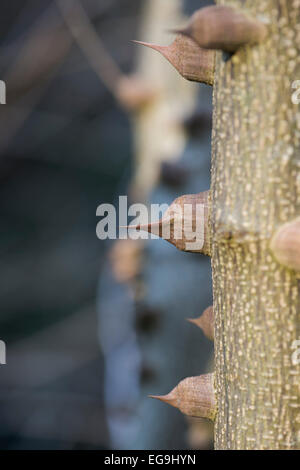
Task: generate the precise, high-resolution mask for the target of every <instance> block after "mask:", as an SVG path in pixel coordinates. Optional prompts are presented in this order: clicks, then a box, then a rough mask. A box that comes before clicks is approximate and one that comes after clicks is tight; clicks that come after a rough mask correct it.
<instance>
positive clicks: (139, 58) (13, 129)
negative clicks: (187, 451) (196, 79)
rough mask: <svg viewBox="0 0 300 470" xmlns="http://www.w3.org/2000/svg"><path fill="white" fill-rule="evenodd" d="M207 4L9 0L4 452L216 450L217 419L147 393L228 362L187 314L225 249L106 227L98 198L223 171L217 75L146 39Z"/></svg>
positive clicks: (0, 422) (0, 203)
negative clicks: (179, 65)
mask: <svg viewBox="0 0 300 470" xmlns="http://www.w3.org/2000/svg"><path fill="white" fill-rule="evenodd" d="M209 3H210V2H208V1H207V2H205V1H201V2H199V0H185V1H183V0H101V1H100V0H81V1H79V0H44V1H43V2H38V1H37V0H26V1H25V0H22V1H21V0H14V1H13V2H11V1H10V2H9V1H7V0H3V1H2V4H1V7H2V11H1V18H0V34H1V36H0V79H1V80H4V81H5V83H6V87H7V97H6V101H7V104H6V105H0V121H1V134H0V179H1V184H0V214H1V230H0V256H1V263H0V275H1V284H0V302H1V313H0V339H1V340H3V341H5V343H6V345H7V364H6V365H1V366H0V448H1V449H180V448H181V449H184V448H192V449H205V448H211V447H212V429H211V426H210V425H209V423H207V422H206V421H202V420H200V419H189V420H187V419H186V418H185V417H184V416H182V415H181V414H180V413H179V412H178V411H177V410H175V409H174V408H171V407H168V406H166V405H163V404H162V403H160V402H155V401H153V400H150V399H148V398H147V395H148V394H152V393H153V394H165V393H168V392H169V391H170V390H171V389H172V388H173V387H174V386H175V385H177V383H178V382H179V381H180V380H181V379H183V378H184V377H186V376H191V375H199V374H201V373H205V372H207V371H210V370H212V364H211V357H212V347H213V346H212V343H211V342H210V341H209V340H208V339H207V338H205V336H204V335H203V333H202V331H201V330H200V329H197V328H196V327H195V326H194V325H191V324H189V323H188V322H186V321H185V319H186V318H187V317H198V316H199V315H200V314H201V313H202V311H203V310H204V309H205V308H206V307H208V306H209V305H211V304H212V294H211V273H210V262H209V260H208V259H207V258H205V257H204V256H202V255H196V254H187V253H181V252H178V251H177V250H176V248H174V247H173V246H171V245H168V243H167V242H165V241H161V240H150V241H147V242H145V241H142V240H115V241H114V240H107V241H100V240H98V239H97V236H96V225H97V223H98V222H99V218H97V217H96V209H97V207H98V206H99V205H100V204H102V203H112V204H115V205H116V207H118V197H119V196H120V195H127V196H128V198H129V202H130V203H136V202H143V203H146V204H150V203H152V202H154V203H159V204H162V203H168V204H170V203H171V202H172V201H173V200H174V199H175V198H176V197H178V196H180V195H182V194H189V193H197V192H200V191H204V190H207V189H209V185H210V180H209V178H210V132H211V89H210V87H208V86H205V85H200V84H195V83H189V82H187V81H185V80H184V79H183V78H182V77H180V75H179V74H178V73H177V72H176V71H175V69H173V68H172V67H171V66H170V64H169V63H167V62H166V61H165V60H164V59H163V58H162V57H161V56H159V55H158V54H157V53H156V52H154V51H151V50H149V49H146V48H142V47H141V46H138V45H135V44H132V43H131V42H130V40H131V39H139V40H145V41H150V42H157V43H160V44H163V45H167V44H170V43H171V42H172V40H173V39H174V37H173V36H172V34H170V33H167V32H166V31H167V30H168V29H171V28H174V27H176V26H181V25H183V24H184V22H185V21H186V17H187V15H190V14H191V13H192V12H193V11H195V10H196V9H197V8H199V7H201V6H204V5H207V4H209Z"/></svg>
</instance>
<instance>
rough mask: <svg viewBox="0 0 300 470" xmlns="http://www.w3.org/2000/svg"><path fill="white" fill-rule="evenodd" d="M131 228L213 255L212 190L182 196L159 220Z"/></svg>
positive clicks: (185, 247)
mask: <svg viewBox="0 0 300 470" xmlns="http://www.w3.org/2000/svg"><path fill="white" fill-rule="evenodd" d="M128 228H129V229H133V230H143V231H146V232H148V233H152V234H153V235H156V236H159V237H161V238H163V239H164V240H166V241H168V242H169V243H171V244H172V245H174V246H175V247H176V248H177V249H178V250H181V251H188V252H191V253H202V254H205V255H207V256H210V254H211V237H210V192H209V191H205V192H202V193H199V194H189V195H185V196H181V197H179V198H177V199H175V201H174V202H173V203H172V204H171V205H170V207H169V208H168V210H167V211H166V212H165V214H164V216H163V218H162V219H161V220H159V221H158V222H154V223H150V224H145V225H130V226H129V227H128Z"/></svg>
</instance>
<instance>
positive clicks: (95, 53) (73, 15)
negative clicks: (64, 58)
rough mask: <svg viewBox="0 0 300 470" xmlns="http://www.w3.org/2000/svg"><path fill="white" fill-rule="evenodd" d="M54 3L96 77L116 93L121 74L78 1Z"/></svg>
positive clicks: (59, 0) (64, 0)
mask: <svg viewBox="0 0 300 470" xmlns="http://www.w3.org/2000/svg"><path fill="white" fill-rule="evenodd" d="M56 3H57V5H58V7H59V9H60V11H61V13H62V15H63V18H64V20H65V22H66V24H67V26H68V28H69V30H70V32H71V34H72V36H73V37H74V39H75V40H76V42H77V44H78V46H79V47H80V49H81V50H82V52H83V53H84V54H85V56H86V58H87V59H88V61H89V62H90V64H91V66H92V67H93V69H94V70H95V72H96V73H97V75H98V77H99V78H100V79H101V81H102V82H103V83H104V84H105V86H106V87H107V88H108V89H109V90H110V91H111V92H112V93H113V95H116V84H117V82H118V81H119V80H120V79H121V78H122V76H123V74H122V72H121V70H120V68H119V67H118V65H117V64H116V62H115V61H114V60H113V59H112V57H111V56H110V55H109V53H108V52H107V50H106V48H105V47H104V45H103V43H102V41H101V39H100V38H99V36H98V33H97V31H96V30H95V28H94V27H93V25H92V23H91V21H90V19H89V17H88V15H87V13H86V12H85V10H84V8H83V7H82V5H81V3H80V1H79V0H78V1H76V2H74V1H71V2H66V0H56ZM67 3H68V4H67Z"/></svg>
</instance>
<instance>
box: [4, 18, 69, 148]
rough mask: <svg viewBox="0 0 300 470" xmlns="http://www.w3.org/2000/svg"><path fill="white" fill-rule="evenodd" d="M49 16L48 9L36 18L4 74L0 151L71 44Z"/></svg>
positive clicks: (29, 109)
mask: <svg viewBox="0 0 300 470" xmlns="http://www.w3.org/2000/svg"><path fill="white" fill-rule="evenodd" d="M51 15H52V11H51V9H47V11H46V12H45V13H44V14H43V15H42V16H41V18H39V20H38V22H37V24H35V25H34V26H33V28H32V29H31V31H30V34H29V36H28V37H27V39H26V40H25V42H24V44H23V45H22V47H21V48H20V49H19V50H18V53H17V55H16V58H15V61H14V63H13V64H12V66H11V67H10V69H9V70H8V72H7V73H6V75H5V77H4V80H5V82H6V83H7V88H8V105H7V106H5V108H1V110H0V125H1V127H2V129H5V132H3V133H2V134H1V136H0V152H3V151H4V149H6V148H7V146H8V145H9V143H10V142H11V139H12V138H13V136H14V135H15V134H16V133H17V131H18V130H19V129H20V127H21V126H22V125H23V124H24V122H25V121H26V119H27V118H28V116H29V115H30V114H31V112H32V109H33V108H34V106H35V105H36V104H37V102H38V101H39V100H40V98H41V96H42V95H43V93H44V90H45V88H46V86H47V85H48V83H49V81H50V80H51V79H52V78H53V76H54V75H55V74H56V71H57V68H58V67H59V66H60V65H61V63H62V62H63V59H64V58H65V56H66V55H67V53H68V51H69V49H70V47H71V44H72V38H71V36H70V34H69V33H68V31H66V30H65V28H64V26H63V25H62V24H60V22H59V20H58V19H57V18H55V17H52V16H51Z"/></svg>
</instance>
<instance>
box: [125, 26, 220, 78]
mask: <svg viewBox="0 0 300 470" xmlns="http://www.w3.org/2000/svg"><path fill="white" fill-rule="evenodd" d="M134 42H135V43H137V44H141V45H143V46H146V47H150V48H151V49H154V50H155V51H157V52H159V53H160V54H162V55H163V56H164V57H165V58H166V59H167V60H168V61H169V62H170V63H171V64H172V65H173V67H175V69H176V70H177V71H178V72H179V73H180V75H182V77H184V78H185V79H186V80H190V81H192V82H200V83H206V84H207V85H213V83H214V71H215V55H216V53H215V51H212V50H206V49H203V48H201V47H200V46H199V45H198V44H197V43H196V42H195V41H193V40H192V39H190V38H189V37H186V36H184V35H182V34H178V35H177V37H176V38H175V40H174V42H173V43H172V44H170V45H169V46H159V45H156V44H150V43H147V42H142V41H134Z"/></svg>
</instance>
